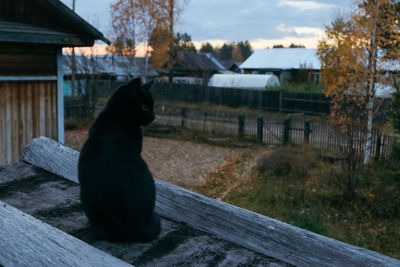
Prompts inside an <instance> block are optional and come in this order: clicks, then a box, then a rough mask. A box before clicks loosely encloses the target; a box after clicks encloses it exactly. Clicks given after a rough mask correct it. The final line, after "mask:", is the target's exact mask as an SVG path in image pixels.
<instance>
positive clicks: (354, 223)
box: [192, 146, 400, 259]
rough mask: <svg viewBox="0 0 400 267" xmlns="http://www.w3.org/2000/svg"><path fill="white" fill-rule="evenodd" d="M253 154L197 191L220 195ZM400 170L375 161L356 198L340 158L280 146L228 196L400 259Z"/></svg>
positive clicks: (220, 171) (228, 199) (239, 203)
mask: <svg viewBox="0 0 400 267" xmlns="http://www.w3.org/2000/svg"><path fill="white" fill-rule="evenodd" d="M248 153H251V152H248ZM248 158H251V157H249V155H246V156H245V157H244V158H239V159H238V161H237V163H236V164H233V165H232V164H230V165H229V164H228V165H226V166H223V167H222V168H220V169H218V170H216V171H215V172H213V173H211V174H210V175H208V178H207V180H206V182H205V183H204V184H202V185H201V186H199V187H195V188H192V190H195V191H197V192H200V193H202V194H205V195H208V196H210V197H214V198H218V197H220V196H221V191H223V190H224V189H225V188H226V187H227V183H228V184H229V180H230V179H231V176H232V175H231V173H234V171H233V170H235V168H240V167H241V166H243V164H244V162H245V161H246V160H247V159H248ZM399 174H400V173H399V172H395V171H393V170H391V169H387V168H386V167H385V166H383V165H378V166H377V165H374V164H372V165H371V166H368V167H367V168H366V169H364V170H360V172H359V177H358V184H357V190H356V194H355V195H354V196H352V197H350V196H349V195H348V194H346V184H344V180H343V172H342V170H341V167H340V163H329V162H325V161H323V160H322V159H321V158H320V157H318V153H317V152H316V151H314V150H313V149H312V148H310V147H304V146H302V147H277V148H274V151H273V153H272V154H270V155H269V156H268V157H266V158H262V159H261V160H260V161H259V162H258V164H257V167H256V169H255V170H254V171H253V172H252V174H251V175H250V177H248V178H247V179H244V180H242V181H241V182H239V184H238V185H237V186H235V187H234V188H233V189H232V190H231V191H230V193H229V194H227V195H226V196H225V197H224V198H223V199H222V200H223V201H225V202H228V203H231V204H233V205H236V206H239V207H242V208H245V209H249V210H252V211H254V212H257V213H260V214H264V215H267V216H270V217H272V218H275V219H278V220H281V221H283V222H286V223H290V224H292V225H295V226H298V227H301V228H304V229H307V230H310V231H313V232H315V233H318V234H322V235H326V236H329V237H332V238H335V239H338V240H341V241H343V242H346V243H350V244H353V245H356V246H360V247H364V248H367V249H371V250H374V251H377V252H380V253H383V254H385V255H388V256H391V257H395V258H398V259H399V258H400V178H399V177H400V175H399Z"/></svg>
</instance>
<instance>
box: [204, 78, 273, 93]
mask: <svg viewBox="0 0 400 267" xmlns="http://www.w3.org/2000/svg"><path fill="white" fill-rule="evenodd" d="M208 86H211V87H225V88H242V89H250V90H265V89H266V88H267V87H269V86H271V87H272V86H279V80H278V78H277V77H276V76H275V75H273V74H214V75H213V76H212V77H211V79H210V81H209V82H208Z"/></svg>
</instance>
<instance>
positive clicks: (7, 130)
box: [0, 0, 108, 164]
mask: <svg viewBox="0 0 400 267" xmlns="http://www.w3.org/2000/svg"><path fill="white" fill-rule="evenodd" d="M0 7H1V8H0V164H4V163H13V162H17V161H18V160H19V158H20V153H21V151H22V148H23V147H24V146H25V145H26V144H28V143H29V142H30V141H31V140H32V139H33V138H36V137H39V136H47V137H50V138H53V139H55V140H58V141H60V142H63V141H64V113H63V112H64V102H63V101H64V95H63V62H62V59H63V58H62V52H61V49H62V48H63V47H73V46H92V45H93V43H94V41H95V40H103V41H104V42H108V40H107V39H106V38H104V36H103V34H102V33H101V32H99V31H98V30H97V29H95V28H94V27H93V26H92V25H90V24H89V23H87V22H86V21H85V20H83V19H82V18H81V17H79V16H78V15H77V14H76V13H75V12H73V11H72V10H71V9H69V8H68V7H67V6H65V5H64V4H63V3H62V2H60V1H58V0H47V1H41V0H19V1H15V0H1V1H0Z"/></svg>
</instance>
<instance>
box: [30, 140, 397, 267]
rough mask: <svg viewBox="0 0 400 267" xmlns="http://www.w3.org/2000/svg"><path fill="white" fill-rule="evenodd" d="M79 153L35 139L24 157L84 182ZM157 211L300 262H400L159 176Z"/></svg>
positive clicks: (71, 178)
mask: <svg viewBox="0 0 400 267" xmlns="http://www.w3.org/2000/svg"><path fill="white" fill-rule="evenodd" d="M78 157H79V153H78V152H77V151H75V150H73V149H71V148H68V147H65V146H63V145H62V144H60V143H57V142H55V141H53V140H51V139H48V138H45V137H40V138H37V139H34V140H33V141H32V142H31V143H29V144H28V146H26V147H25V149H24V151H23V159H24V160H25V161H27V162H29V163H31V164H33V165H35V166H38V167H41V168H43V169H45V170H47V171H50V172H52V173H55V174H57V175H59V176H62V177H64V178H66V179H69V180H71V181H73V182H78V178H77V162H78ZM156 187H157V202H156V211H157V212H158V213H159V214H161V215H162V216H164V217H166V218H170V219H172V220H175V221H178V222H184V223H186V224H188V225H189V226H192V227H194V228H196V229H199V230H202V231H205V232H207V233H210V234H213V235H215V236H218V237H220V238H222V239H225V240H228V241H230V242H232V243H235V244H238V245H241V246H243V247H246V248H249V249H252V250H254V251H257V252H260V253H262V254H264V255H267V256H270V257H273V258H276V259H279V260H282V261H285V262H288V263H290V264H294V265H297V266H310V265H314V266H316V265H318V266H399V265H400V261H398V260H396V259H393V258H390V257H387V256H384V255H382V254H379V253H376V252H373V251H370V250H366V249H363V248H359V247H355V246H352V245H349V244H346V243H343V242H340V241H337V240H334V239H331V238H327V237H324V236H321V235H317V234H315V233H312V232H309V231H306V230H303V229H300V228H297V227H294V226H291V225H289V224H286V223H282V222H280V221H277V220H274V219H271V218H269V217H266V216H262V215H260V214H257V213H254V212H250V211H248V210H245V209H241V208H238V207H235V206H232V205H229V204H226V203H223V202H220V201H218V200H215V199H211V198H208V197H205V196H202V195H200V194H197V193H194V192H191V191H188V190H185V189H182V188H180V187H177V186H174V185H171V184H168V183H165V182H163V181H160V180H157V179H156Z"/></svg>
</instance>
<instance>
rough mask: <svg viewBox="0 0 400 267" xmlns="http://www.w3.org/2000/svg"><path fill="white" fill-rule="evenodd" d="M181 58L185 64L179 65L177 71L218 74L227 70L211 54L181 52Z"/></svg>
mask: <svg viewBox="0 0 400 267" xmlns="http://www.w3.org/2000/svg"><path fill="white" fill-rule="evenodd" d="M179 58H180V59H181V62H182V63H183V64H178V65H177V66H176V67H175V69H178V70H181V69H187V70H190V71H202V72H217V71H219V70H225V68H224V66H222V64H220V63H219V62H218V60H217V59H215V58H214V57H213V56H212V55H211V54H206V53H197V52H192V51H191V52H186V51H183V52H180V53H179Z"/></svg>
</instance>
